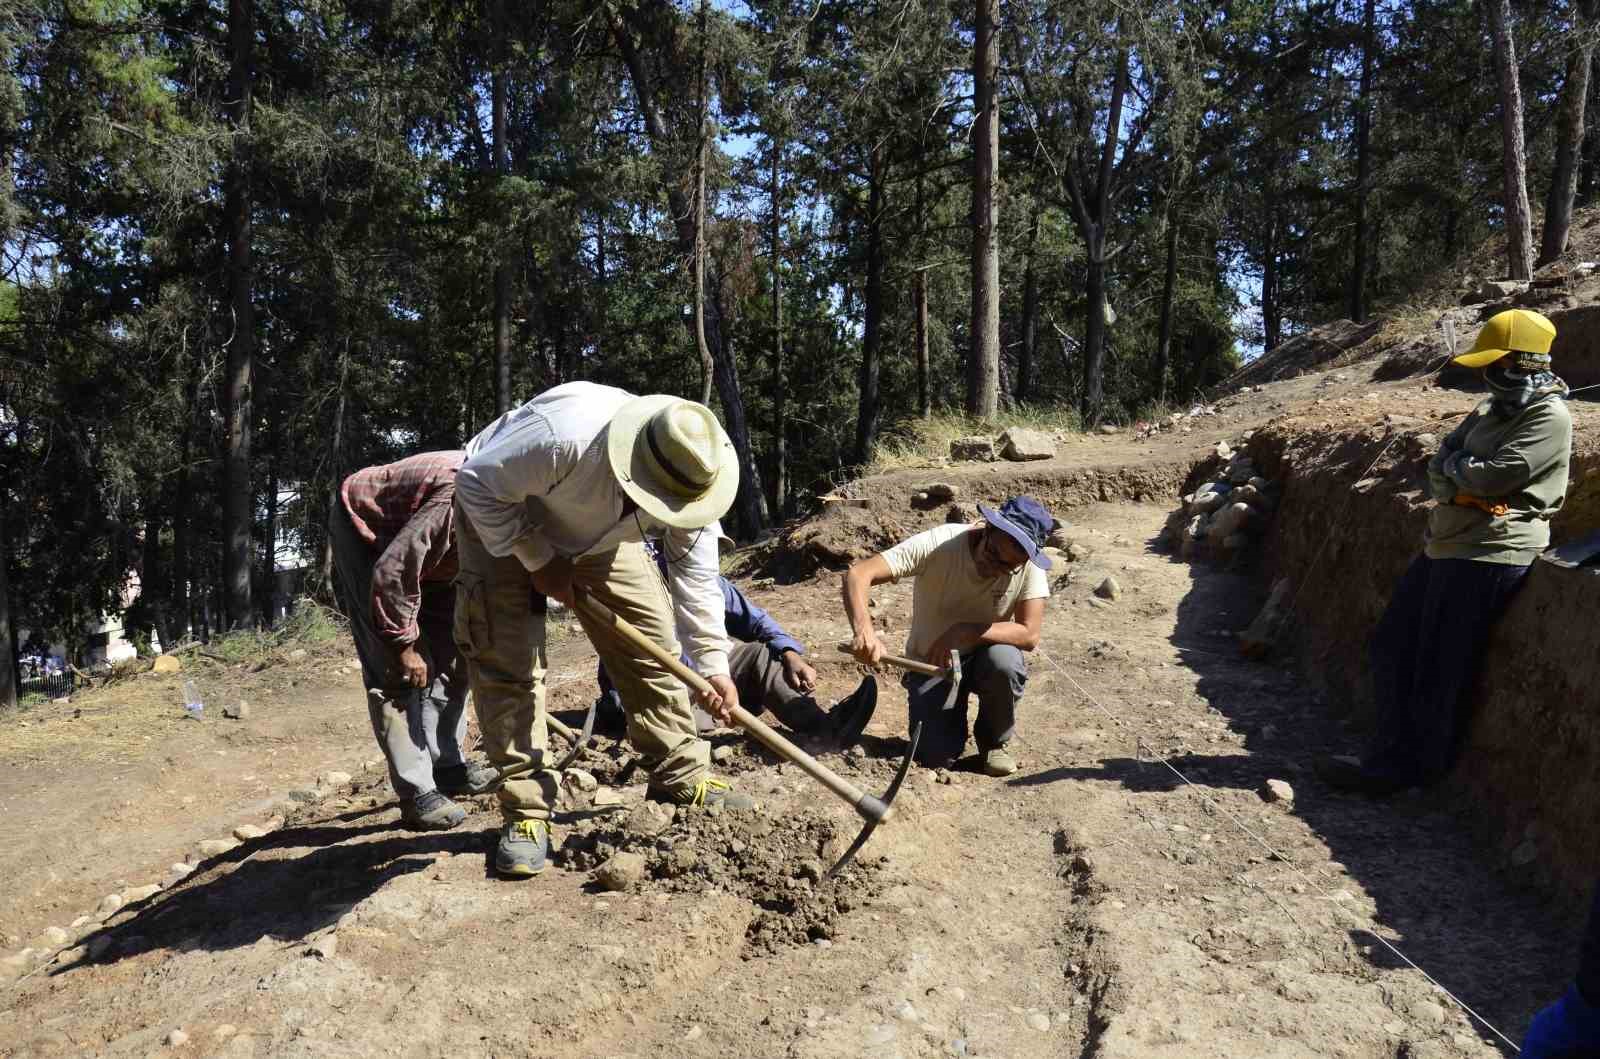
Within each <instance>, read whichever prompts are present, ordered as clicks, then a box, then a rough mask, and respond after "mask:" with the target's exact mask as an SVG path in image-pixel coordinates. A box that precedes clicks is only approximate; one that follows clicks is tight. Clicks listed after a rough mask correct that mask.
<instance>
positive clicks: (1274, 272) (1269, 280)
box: [1261, 188, 1282, 353]
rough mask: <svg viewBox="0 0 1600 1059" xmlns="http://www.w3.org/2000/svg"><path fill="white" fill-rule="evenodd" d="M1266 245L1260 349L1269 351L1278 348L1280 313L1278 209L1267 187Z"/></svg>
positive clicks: (1262, 275) (1262, 273)
mask: <svg viewBox="0 0 1600 1059" xmlns="http://www.w3.org/2000/svg"><path fill="white" fill-rule="evenodd" d="M1268 191H1269V194H1268V197H1267V246H1266V254H1265V261H1264V263H1263V265H1262V268H1261V349H1262V351H1263V352H1265V353H1271V352H1272V351H1273V350H1274V349H1277V348H1278V332H1279V329H1280V327H1281V326H1282V315H1281V310H1280V307H1279V304H1278V209H1277V204H1276V202H1274V200H1273V199H1272V196H1271V194H1270V191H1271V189H1270V188H1269V189H1268Z"/></svg>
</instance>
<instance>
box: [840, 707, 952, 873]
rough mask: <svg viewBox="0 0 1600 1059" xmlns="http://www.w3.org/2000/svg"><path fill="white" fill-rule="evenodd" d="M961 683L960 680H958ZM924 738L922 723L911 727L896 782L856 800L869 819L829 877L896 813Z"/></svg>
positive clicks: (861, 811)
mask: <svg viewBox="0 0 1600 1059" xmlns="http://www.w3.org/2000/svg"><path fill="white" fill-rule="evenodd" d="M957 683H959V681H957ZM921 740H922V724H921V722H918V723H917V726H916V727H915V728H913V729H911V745H910V746H908V747H906V756H905V757H904V758H902V759H901V760H900V768H899V771H897V772H896V773H895V774H894V782H893V783H891V784H889V789H888V790H886V791H884V792H883V797H882V798H874V797H873V796H872V795H870V794H864V795H862V796H861V800H860V801H858V802H856V812H858V813H860V814H861V815H862V816H863V817H864V818H865V819H866V821H867V823H866V826H865V827H863V828H862V829H861V833H860V834H858V835H856V840H855V841H854V842H852V843H850V848H849V849H847V850H845V851H844V856H842V857H840V858H839V860H838V861H837V862H836V863H835V864H834V866H833V867H831V868H829V869H828V874H827V876H826V877H827V878H829V879H831V878H833V877H834V876H835V875H838V874H839V873H840V872H841V871H843V870H844V868H845V865H847V864H849V863H850V862H851V861H852V860H855V857H856V854H857V853H859V852H861V847H862V846H864V845H866V844H867V839H869V838H871V837H872V833H873V832H874V831H876V830H877V829H878V825H879V824H881V823H883V822H884V821H885V820H887V819H889V817H890V816H891V815H893V813H894V808H893V806H894V796H895V795H896V794H899V793H900V785H901V784H902V783H904V782H905V781H906V773H907V772H909V771H911V761H912V759H913V758H915V757H916V754H917V744H918V743H919V742H921Z"/></svg>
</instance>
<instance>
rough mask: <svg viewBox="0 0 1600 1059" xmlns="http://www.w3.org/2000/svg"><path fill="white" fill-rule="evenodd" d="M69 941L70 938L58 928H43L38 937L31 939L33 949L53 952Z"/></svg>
mask: <svg viewBox="0 0 1600 1059" xmlns="http://www.w3.org/2000/svg"><path fill="white" fill-rule="evenodd" d="M71 940H72V936H71V935H70V934H68V933H67V932H66V931H65V930H62V929H61V928H60V927H45V928H44V929H43V930H41V931H40V932H39V936H38V937H37V938H34V939H33V947H34V948H36V949H45V950H47V951H52V952H53V951H55V950H56V949H59V948H61V946H63V945H65V944H66V943H67V942H69V941H71Z"/></svg>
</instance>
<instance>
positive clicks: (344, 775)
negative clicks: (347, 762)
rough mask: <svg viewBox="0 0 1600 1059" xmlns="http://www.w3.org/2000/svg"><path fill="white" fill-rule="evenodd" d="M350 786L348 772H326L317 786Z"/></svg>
mask: <svg viewBox="0 0 1600 1059" xmlns="http://www.w3.org/2000/svg"><path fill="white" fill-rule="evenodd" d="M349 785H350V773H348V772H324V773H323V774H322V778H321V779H319V780H317V786H319V787H328V788H332V787H347V786H349Z"/></svg>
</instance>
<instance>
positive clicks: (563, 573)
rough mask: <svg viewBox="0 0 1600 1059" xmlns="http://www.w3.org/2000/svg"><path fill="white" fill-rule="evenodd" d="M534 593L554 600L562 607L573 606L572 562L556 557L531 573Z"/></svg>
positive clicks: (563, 557)
mask: <svg viewBox="0 0 1600 1059" xmlns="http://www.w3.org/2000/svg"><path fill="white" fill-rule="evenodd" d="M533 587H534V591H536V592H538V593H539V594H540V595H542V596H547V597H549V598H550V599H553V600H556V601H557V602H559V603H560V604H561V605H562V606H566V607H570V606H572V605H573V602H574V597H573V592H572V560H571V559H568V558H566V557H565V556H560V555H558V556H556V557H555V558H554V559H551V560H550V561H549V562H548V563H545V564H544V565H543V566H541V567H539V569H537V570H535V571H534V572H533Z"/></svg>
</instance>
